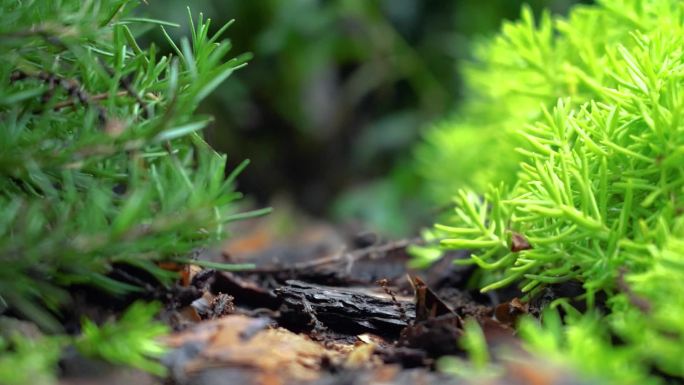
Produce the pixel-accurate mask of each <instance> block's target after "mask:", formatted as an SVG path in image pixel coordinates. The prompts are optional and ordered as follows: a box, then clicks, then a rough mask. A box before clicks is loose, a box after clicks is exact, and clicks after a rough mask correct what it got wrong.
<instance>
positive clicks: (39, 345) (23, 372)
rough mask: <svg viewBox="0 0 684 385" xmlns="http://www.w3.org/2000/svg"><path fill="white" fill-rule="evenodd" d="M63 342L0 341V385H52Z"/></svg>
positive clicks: (20, 338) (18, 337)
mask: <svg viewBox="0 0 684 385" xmlns="http://www.w3.org/2000/svg"><path fill="white" fill-rule="evenodd" d="M63 342H64V339H63V338H60V337H41V338H37V339H31V338H26V337H23V336H21V335H19V334H15V335H13V336H12V337H10V338H5V337H0V381H1V382H2V383H3V384H5V385H23V384H36V385H49V384H54V383H56V382H57V381H56V378H55V367H56V366H57V360H58V359H59V356H60V352H61V350H62V347H63V345H64V343H63Z"/></svg>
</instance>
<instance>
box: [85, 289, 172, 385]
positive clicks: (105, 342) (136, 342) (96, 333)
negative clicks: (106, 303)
mask: <svg viewBox="0 0 684 385" xmlns="http://www.w3.org/2000/svg"><path fill="white" fill-rule="evenodd" d="M158 311H159V306H157V305H155V304H145V303H143V302H136V303H134V304H133V305H131V306H130V307H129V308H128V310H126V312H125V313H124V314H123V316H121V318H120V319H118V320H117V321H116V322H108V323H106V324H104V325H101V326H98V325H96V324H95V323H94V322H92V321H90V320H88V319H86V320H84V321H83V327H82V331H81V332H82V335H81V337H80V338H79V339H78V340H77V341H76V343H75V345H76V347H77V348H78V350H79V351H80V352H81V353H82V354H83V355H85V356H88V357H96V358H102V359H104V360H107V361H109V362H112V363H116V364H122V365H129V366H132V367H137V368H139V369H143V370H146V371H148V372H150V373H154V374H157V375H160V376H161V375H163V374H165V373H166V368H165V367H164V366H163V365H162V364H160V363H159V362H157V361H156V360H155V359H158V358H161V357H162V356H163V354H164V353H165V352H166V347H165V346H164V345H162V344H161V342H160V341H159V340H158V337H160V336H162V335H164V334H166V333H167V332H168V328H167V327H166V326H165V325H164V324H161V323H158V322H155V321H154V319H153V317H154V316H155V315H156V314H157V312H158ZM140 325H145V327H140Z"/></svg>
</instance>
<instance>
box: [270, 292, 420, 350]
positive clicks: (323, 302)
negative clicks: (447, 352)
mask: <svg viewBox="0 0 684 385" xmlns="http://www.w3.org/2000/svg"><path fill="white" fill-rule="evenodd" d="M275 293H276V295H277V296H278V298H279V299H280V300H281V301H282V302H283V306H282V307H281V318H280V320H279V321H280V322H281V324H283V325H285V326H287V327H289V328H293V329H295V330H307V329H309V330H310V329H312V328H313V327H318V328H319V329H320V328H321V327H324V328H329V329H332V330H333V331H335V332H338V333H343V334H347V335H357V334H360V333H365V332H371V333H374V334H378V335H380V336H383V337H389V338H396V337H397V336H398V335H399V332H400V331H401V330H402V329H403V328H405V327H406V326H407V325H408V322H407V318H408V319H413V318H415V310H414V305H413V303H412V301H411V300H409V299H407V298H397V299H396V301H393V300H392V298H391V297H390V296H389V295H387V294H385V293H378V292H375V291H372V290H370V289H368V288H339V287H332V286H321V285H315V284H310V283H305V282H301V281H294V280H291V281H287V282H286V284H285V285H284V286H282V287H280V288H278V289H276V290H275ZM319 331H320V330H319Z"/></svg>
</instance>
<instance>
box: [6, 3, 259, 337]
mask: <svg viewBox="0 0 684 385" xmlns="http://www.w3.org/2000/svg"><path fill="white" fill-rule="evenodd" d="M0 4H1V5H0V14H2V23H0V55H1V59H2V60H0V127H1V129H2V135H0V212H2V215H1V216H0V303H2V305H3V308H7V307H9V308H11V309H13V311H14V312H15V314H17V313H18V314H21V315H23V316H25V317H27V318H29V319H31V320H33V321H34V322H37V323H38V324H39V325H40V326H41V327H42V328H43V329H45V330H50V331H55V330H59V328H60V324H59V322H58V320H57V319H56V317H55V314H56V313H57V312H58V311H59V309H60V308H61V307H63V306H65V305H67V304H68V302H69V299H70V297H69V292H68V288H69V287H70V286H72V285H76V284H78V285H90V286H94V287H97V288H100V289H103V290H105V291H108V292H110V293H113V294H125V293H130V292H134V291H140V290H142V289H141V286H140V285H144V282H136V281H135V277H133V278H131V277H130V274H129V277H128V278H125V276H124V275H121V274H120V275H116V274H114V275H112V272H113V269H114V267H115V266H124V265H130V266H133V267H135V268H138V269H142V270H144V271H146V272H147V273H149V274H151V275H152V276H153V277H154V278H156V279H157V280H159V281H160V282H161V283H168V282H170V279H172V278H173V274H172V273H169V272H168V271H165V270H163V269H161V268H159V267H158V266H157V264H156V262H158V261H176V262H180V263H183V262H187V261H188V260H189V259H190V258H189V255H190V254H191V253H192V252H193V251H194V250H196V249H197V248H199V247H204V246H207V245H209V244H210V243H211V242H214V241H217V240H219V239H221V238H222V237H223V236H224V234H225V231H224V230H223V225H224V224H225V223H227V222H229V221H232V220H236V219H240V218H243V217H246V216H249V215H254V214H258V213H247V214H236V213H235V210H236V207H235V204H234V202H235V201H236V200H237V199H238V198H240V194H239V193H236V192H235V191H234V181H235V177H236V175H237V173H238V172H239V171H240V170H241V169H242V168H243V166H244V164H243V166H241V167H239V168H238V169H237V170H235V171H234V172H232V173H230V175H229V176H228V177H226V175H225V174H226V170H225V163H226V158H225V156H223V155H220V154H217V153H216V152H214V151H213V150H212V149H211V148H210V147H209V146H208V145H207V143H205V142H204V140H203V139H202V137H201V136H200V130H201V129H202V128H203V127H205V126H206V125H207V124H208V123H209V122H210V121H211V118H210V117H207V116H201V115H198V114H196V113H195V110H196V109H197V107H198V104H199V103H200V101H201V100H202V99H203V98H204V97H206V96H207V95H208V94H209V93H210V92H211V91H212V90H214V89H215V88H216V87H217V86H218V85H219V84H220V83H221V82H222V81H223V80H225V79H226V78H227V77H228V76H229V75H230V74H231V73H232V72H233V71H235V70H236V69H238V68H239V67H241V66H243V65H244V63H245V61H246V59H247V57H246V56H241V57H238V58H235V59H227V58H226V55H227V53H228V51H229V50H230V43H229V42H228V41H226V40H222V35H223V32H224V31H225V30H226V28H227V27H228V24H227V25H225V26H224V27H222V28H220V29H219V30H218V31H217V32H216V33H210V25H211V24H210V20H208V19H204V18H203V16H202V15H201V14H200V15H199V17H198V18H194V17H192V15H190V18H189V22H190V23H191V36H190V38H189V39H186V38H184V39H182V40H181V41H180V43H179V44H176V43H175V42H173V41H171V39H170V38H169V43H170V44H171V46H172V47H173V53H172V54H170V55H160V54H159V53H158V49H157V48H156V47H155V46H154V45H151V46H150V47H148V48H142V47H141V46H140V45H139V43H138V42H137V40H136V37H137V36H139V35H141V34H142V33H144V32H145V31H147V30H149V29H150V28H162V29H163V28H173V27H174V26H173V25H171V24H169V23H165V22H161V21H157V20H150V19H145V18H141V17H137V16H135V15H134V14H133V13H132V11H133V9H134V8H135V7H136V6H138V2H137V1H128V0H96V1H85V2H84V1H72V0H58V1H13V0H12V1H11V0H3V1H2V2H1V3H0ZM167 36H168V35H167ZM226 267H227V268H230V267H231V266H226ZM232 267H234V268H239V266H232Z"/></svg>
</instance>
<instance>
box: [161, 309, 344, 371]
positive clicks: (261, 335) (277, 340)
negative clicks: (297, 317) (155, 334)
mask: <svg viewBox="0 0 684 385" xmlns="http://www.w3.org/2000/svg"><path fill="white" fill-rule="evenodd" d="M250 329H255V330H256V331H255V330H250ZM167 343H168V344H169V345H170V346H171V347H173V348H175V349H177V351H176V353H177V354H176V356H175V360H174V359H171V360H170V361H171V365H170V366H171V367H172V372H173V373H174V374H175V377H177V378H181V379H182V378H189V377H191V376H193V374H197V373H199V372H201V371H204V370H207V369H212V368H231V369H232V370H234V371H244V372H249V373H251V376H252V378H253V381H252V382H251V383H252V384H281V383H289V382H291V381H293V380H294V381H310V380H315V379H317V378H319V377H320V375H321V365H322V363H323V362H324V361H326V360H333V361H339V360H340V357H339V353H337V352H335V351H332V350H328V349H325V348H324V347H323V346H321V345H320V344H317V343H315V342H314V341H312V340H311V339H310V338H308V337H306V336H303V335H298V334H294V333H292V332H290V331H288V330H285V329H282V328H264V320H262V319H258V318H257V319H254V318H249V317H246V316H242V315H231V316H227V317H223V318H220V319H218V320H213V321H206V322H203V323H201V324H198V325H196V326H195V327H193V328H191V329H188V330H187V331H184V332H181V333H177V334H174V335H171V336H169V337H168V338H167ZM198 346H199V347H200V349H199V351H197V352H196V354H195V355H193V356H191V357H188V354H185V355H184V354H181V353H179V352H182V351H183V349H185V350H188V349H190V347H195V349H196V348H197V347H198ZM179 357H180V358H179ZM174 361H175V362H174ZM274 381H275V382H274Z"/></svg>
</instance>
